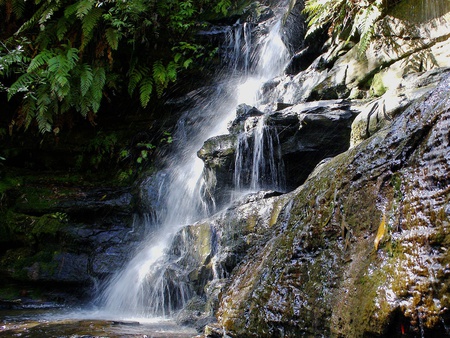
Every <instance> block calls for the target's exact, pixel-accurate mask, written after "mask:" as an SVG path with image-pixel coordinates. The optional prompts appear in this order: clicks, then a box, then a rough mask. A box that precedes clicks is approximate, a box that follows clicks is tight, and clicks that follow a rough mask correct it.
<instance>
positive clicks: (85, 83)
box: [79, 64, 94, 96]
mask: <svg viewBox="0 0 450 338" xmlns="http://www.w3.org/2000/svg"><path fill="white" fill-rule="evenodd" d="M79 68H80V90H81V96H86V94H87V92H88V90H89V89H90V88H91V86H92V83H93V82H94V74H93V72H92V68H91V67H90V66H89V65H87V64H83V65H81V66H80V67H79Z"/></svg>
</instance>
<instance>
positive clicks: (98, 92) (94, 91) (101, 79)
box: [90, 67, 106, 113]
mask: <svg viewBox="0 0 450 338" xmlns="http://www.w3.org/2000/svg"><path fill="white" fill-rule="evenodd" d="M93 78H94V80H93V82H92V86H91V89H90V92H91V98H92V104H91V106H92V111H93V112H94V113H97V111H98V110H99V109H100V102H101V100H102V98H103V87H104V86H105V83H106V72H105V68H103V67H96V68H94V69H93Z"/></svg>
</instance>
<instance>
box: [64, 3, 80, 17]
mask: <svg viewBox="0 0 450 338" xmlns="http://www.w3.org/2000/svg"><path fill="white" fill-rule="evenodd" d="M78 6H79V2H75V3H74V4H72V5H70V6H68V7H66V9H65V10H64V17H65V18H70V17H71V16H72V15H74V14H75V13H77V11H78Z"/></svg>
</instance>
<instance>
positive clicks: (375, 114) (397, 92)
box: [350, 68, 450, 147]
mask: <svg viewBox="0 0 450 338" xmlns="http://www.w3.org/2000/svg"><path fill="white" fill-rule="evenodd" d="M449 71H450V68H437V69H433V70H430V71H428V72H423V73H414V74H410V75H408V76H405V77H404V78H403V80H402V82H401V84H400V85H399V86H398V87H393V88H391V89H390V90H388V91H387V92H386V93H384V94H383V95H382V96H381V97H380V98H377V99H375V100H372V101H370V102H369V103H368V104H367V105H366V107H365V108H364V109H363V111H362V112H361V113H360V114H359V115H358V116H357V117H356V119H355V120H354V121H353V123H352V132H351V137H350V146H351V147H353V146H355V145H357V144H359V143H360V142H361V141H363V140H365V139H367V138H368V137H370V136H371V135H373V134H375V133H376V132H377V131H378V130H380V129H381V128H383V127H384V126H386V125H387V124H389V123H391V122H392V120H393V119H394V118H395V117H396V115H397V114H398V113H399V112H401V111H402V110H403V109H405V108H406V107H407V106H408V105H410V104H412V102H414V101H415V100H418V99H420V98H421V97H422V96H424V95H426V94H428V93H429V92H430V90H431V89H433V88H434V87H436V86H437V85H438V84H439V82H440V81H441V80H442V79H443V78H444V77H446V76H447V74H448V73H449Z"/></svg>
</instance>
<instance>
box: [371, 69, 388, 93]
mask: <svg viewBox="0 0 450 338" xmlns="http://www.w3.org/2000/svg"><path fill="white" fill-rule="evenodd" d="M386 91H387V87H386V86H385V85H384V82H383V75H382V74H380V73H377V74H375V75H374V77H373V79H372V83H371V85H370V94H371V95H372V96H376V97H379V96H382V95H383V94H384V93H386Z"/></svg>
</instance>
